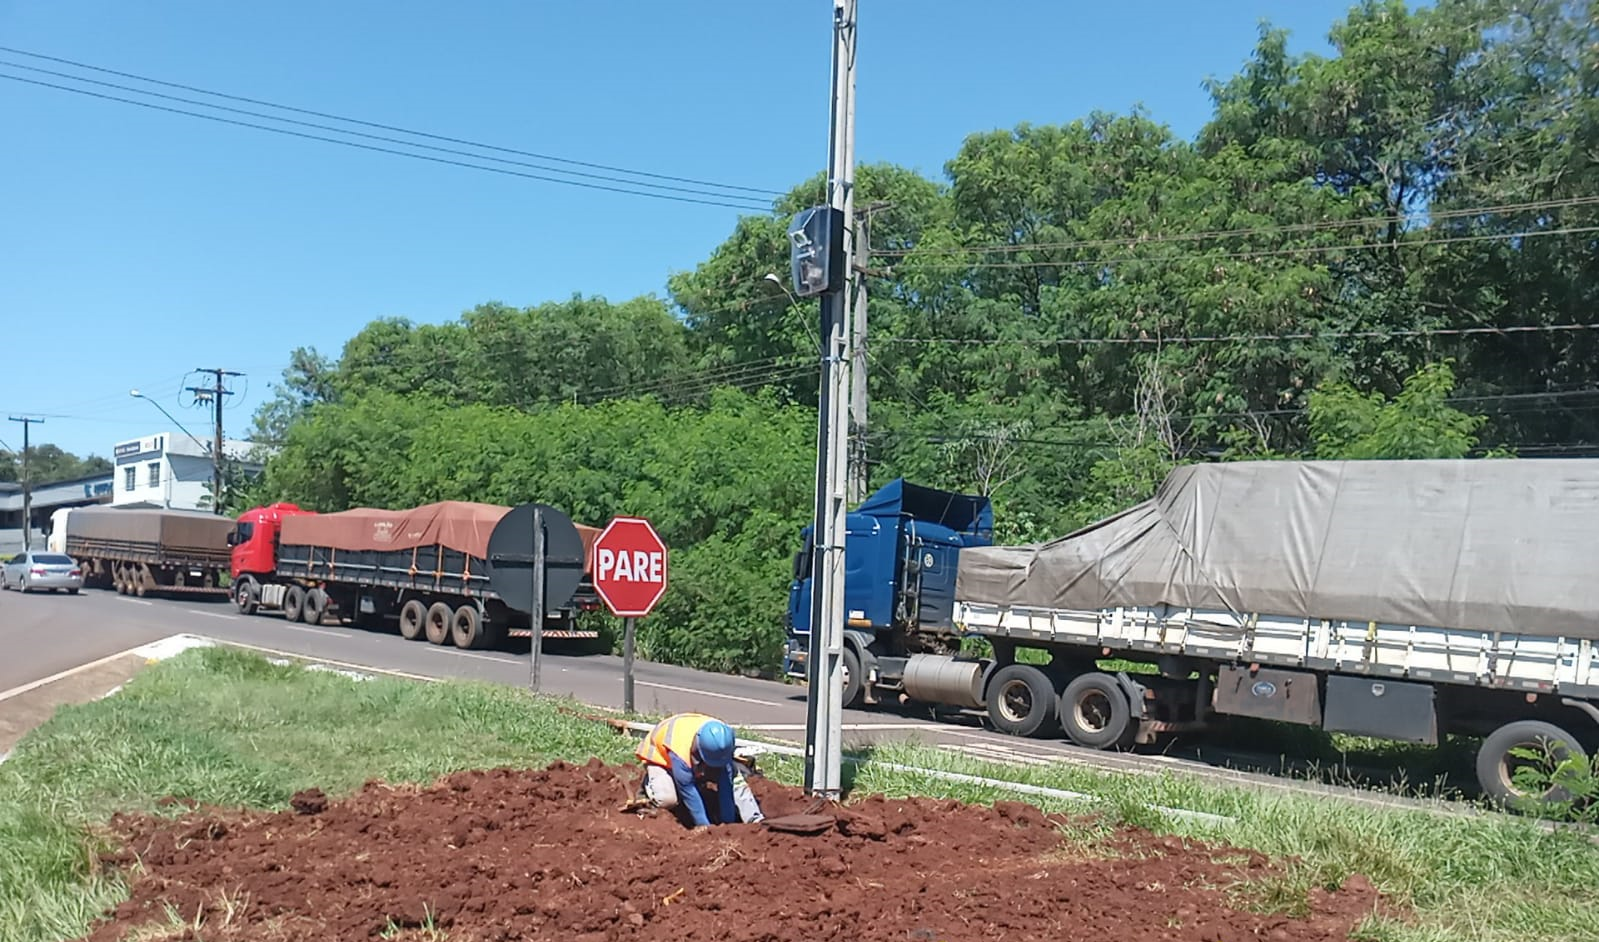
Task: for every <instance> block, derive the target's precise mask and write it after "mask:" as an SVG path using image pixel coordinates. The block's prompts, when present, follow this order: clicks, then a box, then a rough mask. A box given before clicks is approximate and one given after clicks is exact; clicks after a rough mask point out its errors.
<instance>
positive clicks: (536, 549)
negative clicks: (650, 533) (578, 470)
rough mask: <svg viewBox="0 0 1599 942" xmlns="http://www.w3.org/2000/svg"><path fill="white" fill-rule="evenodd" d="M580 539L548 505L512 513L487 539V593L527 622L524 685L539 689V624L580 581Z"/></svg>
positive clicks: (569, 523) (566, 599) (541, 640)
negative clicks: (529, 633)
mask: <svg viewBox="0 0 1599 942" xmlns="http://www.w3.org/2000/svg"><path fill="white" fill-rule="evenodd" d="M583 560H584V556H583V538H582V536H580V535H579V534H578V532H577V527H576V526H574V525H573V524H572V518H570V517H568V516H567V515H566V514H564V513H562V512H561V511H559V510H556V509H555V508H554V507H551V506H549V505H548V504H520V505H518V506H516V507H512V508H511V509H510V511H509V512H508V513H506V515H505V516H503V517H501V518H500V521H499V522H498V523H496V524H495V525H494V532H493V533H490V534H489V588H491V589H493V590H494V591H495V593H496V594H498V595H499V596H500V598H501V599H502V600H504V602H505V604H506V606H507V607H509V608H511V609H512V610H514V611H518V612H522V613H524V614H526V615H527V616H528V624H529V626H531V628H532V633H533V652H532V657H531V660H530V662H529V664H528V685H529V686H530V687H531V688H532V690H533V691H534V692H535V693H537V692H538V689H539V662H540V661H541V660H542V659H543V657H542V656H543V647H544V619H546V618H548V617H549V613H550V611H551V610H552V609H553V610H556V611H559V610H560V609H561V608H562V607H564V606H565V605H566V604H567V603H568V602H570V601H572V596H573V594H575V593H576V592H577V587H578V584H579V583H580V582H582V581H583Z"/></svg>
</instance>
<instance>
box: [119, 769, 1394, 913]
mask: <svg viewBox="0 0 1599 942" xmlns="http://www.w3.org/2000/svg"><path fill="white" fill-rule="evenodd" d="M637 775H638V773H637V771H636V770H635V769H633V768H629V767H624V768H617V767H614V766H606V765H602V764H600V763H599V761H598V760H595V761H593V762H591V763H590V764H588V765H586V766H573V765H568V764H566V763H556V764H555V765H553V766H551V767H549V768H548V769H544V770H542V771H525V770H507V769H500V770H493V771H478V772H462V773H458V774H455V775H451V776H448V777H446V778H444V779H441V780H440V781H438V782H437V783H435V784H433V785H431V786H428V787H425V788H418V787H411V786H406V787H395V786H389V785H384V784H380V783H375V782H374V783H368V784H367V785H366V786H365V787H364V788H362V789H361V790H360V791H359V792H357V793H355V794H354V795H351V796H350V797H348V798H346V799H341V800H333V799H330V798H328V797H327V796H325V795H323V794H322V793H321V792H320V791H317V790H314V789H313V790H311V791H308V792H302V793H301V794H299V795H296V796H295V798H294V800H293V802H292V803H291V805H292V810H289V811H284V812H281V813H270V814H269V813H261V812H229V811H222V810H218V809H203V808H192V807H187V808H186V809H185V810H184V811H183V814H182V815H181V816H180V817H177V818H151V817H144V816H120V817H118V818H117V819H115V820H114V821H113V822H112V827H113V829H114V830H115V832H116V834H117V836H118V838H119V839H120V842H121V845H122V850H120V851H119V852H117V853H115V854H112V855H109V856H108V857H107V858H106V859H105V863H106V864H108V865H111V866H114V867H117V868H119V869H121V870H122V872H123V873H124V874H125V876H126V877H127V879H128V880H129V881H130V882H131V887H132V891H131V898H130V899H129V900H128V901H127V902H125V903H123V904H122V905H120V906H118V907H117V908H116V910H115V911H114V912H113V913H111V914H109V918H108V920H107V921H105V922H103V923H101V924H99V925H97V926H96V927H95V929H94V930H93V932H92V934H91V935H90V936H89V938H90V939H91V940H93V942H111V940H114V939H124V938H139V939H143V940H151V939H161V940H168V939H178V938H196V939H201V938H203V939H207V940H238V939H261V940H287V939H318V940H329V942H331V940H375V939H447V940H450V942H468V940H513V939H516V940H525V939H550V940H555V939H559V940H563V942H568V940H571V942H585V940H600V939H607V940H609V939H628V940H639V942H653V940H668V939H670V940H673V942H695V940H704V942H711V940H715V942H798V940H806V942H821V940H855V939H860V940H885V942H887V940H893V942H964V940H990V939H992V940H1001V939H1003V940H1016V942H1019V940H1035V939H1036V940H1049V942H1072V940H1094V942H1103V940H1105V939H1150V940H1154V939H1174V940H1175V939H1181V940H1195V942H1198V940H1204V942H1226V940H1244V939H1248V940H1262V939H1265V940H1283V942H1293V940H1309V939H1316V940H1327V939H1344V938H1346V937H1347V935H1348V933H1349V931H1350V929H1351V928H1352V927H1353V926H1354V925H1356V924H1357V923H1358V922H1359V921H1360V919H1361V918H1362V917H1364V916H1365V915H1367V914H1369V913H1370V912H1372V911H1373V908H1374V907H1375V906H1377V905H1378V903H1379V901H1378V899H1377V896H1376V894H1375V892H1374V891H1373V890H1372V889H1371V886H1370V884H1368V883H1366V882H1365V881H1364V880H1363V879H1361V878H1359V877H1355V878H1352V879H1351V880H1350V881H1349V882H1348V883H1347V884H1346V885H1345V886H1344V887H1343V888H1342V889H1341V890H1340V891H1338V892H1335V893H1324V892H1321V891H1319V890H1318V891H1313V893H1312V896H1311V899H1310V910H1309V913H1308V915H1304V916H1302V917H1299V918H1291V917H1289V916H1285V915H1269V914H1258V913H1254V912H1249V911H1247V910H1246V909H1241V908H1239V907H1240V905H1241V904H1239V903H1238V902H1237V900H1238V898H1239V894H1238V891H1239V888H1240V886H1241V885H1243V884H1248V883H1250V882H1255V881H1259V880H1262V879H1265V878H1268V877H1270V876H1271V874H1272V873H1273V865H1272V864H1271V863H1270V862H1268V861H1267V860H1265V859H1264V858H1262V857H1261V856H1260V855H1258V854H1255V853H1252V852H1249V851H1239V850H1233V849H1228V848H1219V847H1200V846H1195V845H1193V844H1184V843H1182V842H1180V841H1177V840H1176V839H1172V838H1160V837H1155V836H1153V835H1150V834H1148V833H1145V832H1139V831H1132V830H1120V831H1116V832H1112V833H1110V834H1109V835H1108V836H1107V835H1106V834H1104V833H1100V834H1099V836H1097V837H1096V838H1094V839H1093V840H1085V839H1084V837H1083V833H1084V829H1083V828H1082V827H1081V824H1082V822H1075V823H1076V825H1078V826H1077V827H1076V828H1070V827H1068V828H1067V830H1066V831H1063V830H1062V827H1063V826H1068V825H1072V824H1073V822H1071V821H1068V820H1067V819H1063V818H1054V817H1047V816H1045V815H1044V814H1042V813H1041V812H1040V811H1039V810H1038V809H1037V808H1034V807H1032V806H1030V805H1024V804H1007V803H1001V804H999V805H998V806H996V807H994V808H988V807H983V806H972V805H962V804H959V803H957V802H954V801H938V800H933V799H914V800H894V799H884V798H882V797H877V796H874V797H872V798H868V799H864V800H861V801H858V802H850V803H848V804H846V805H845V806H843V807H842V808H835V809H830V810H829V813H830V814H833V815H835V816H836V819H837V823H836V825H835V826H834V827H833V828H831V829H829V830H828V831H826V832H825V833H822V834H820V835H815V836H801V835H794V834H783V833H777V832H774V831H770V830H768V829H766V828H764V827H761V826H747V825H746V826H734V827H717V828H710V829H705V830H700V831H694V832H690V831H688V830H686V829H685V828H684V827H683V826H682V825H681V824H680V823H679V822H678V821H677V820H676V819H675V818H674V817H672V816H671V815H669V814H666V813H656V814H654V815H653V816H645V817H640V816H638V815H635V814H629V813H626V812H624V811H622V810H621V808H622V805H623V803H624V802H625V801H626V799H627V798H628V796H629V794H630V792H631V790H632V789H633V788H634V787H635V786H636V784H637V781H638V778H637ZM755 788H756V793H757V795H758V796H759V797H760V799H761V801H762V805H763V809H764V810H765V811H766V812H767V814H769V815H782V814H794V813H802V812H805V811H808V810H812V809H811V807H810V806H811V802H810V800H808V799H806V798H805V797H803V796H802V795H801V794H800V792H799V790H797V789H792V788H787V787H784V786H780V785H777V784H775V783H772V782H770V781H768V780H764V779H757V780H756V781H755ZM1074 835H1075V836H1074Z"/></svg>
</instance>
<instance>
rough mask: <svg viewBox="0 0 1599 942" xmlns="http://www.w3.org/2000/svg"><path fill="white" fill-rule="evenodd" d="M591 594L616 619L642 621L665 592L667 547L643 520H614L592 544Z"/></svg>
mask: <svg viewBox="0 0 1599 942" xmlns="http://www.w3.org/2000/svg"><path fill="white" fill-rule="evenodd" d="M590 571H592V572H593V573H594V591H595V592H597V593H599V596H600V598H601V599H603V600H605V606H606V607H607V608H609V609H610V610H611V614H612V615H615V616H617V617H618V618H643V617H644V616H645V615H648V614H649V613H650V609H652V608H654V607H655V603H656V602H659V601H660V600H661V596H662V595H663V594H664V593H665V592H666V544H665V543H663V542H661V538H660V536H659V535H658V534H657V533H656V532H655V528H654V527H652V526H650V522H649V521H648V520H645V519H643V518H642V517H617V518H615V519H613V520H612V521H611V522H610V523H609V524H606V527H605V529H604V530H602V531H600V535H599V537H598V538H597V539H595V541H594V561H593V565H592V566H591V567H590Z"/></svg>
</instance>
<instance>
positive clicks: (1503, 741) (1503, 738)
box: [1477, 720, 1588, 810]
mask: <svg viewBox="0 0 1599 942" xmlns="http://www.w3.org/2000/svg"><path fill="white" fill-rule="evenodd" d="M1523 748H1525V749H1529V750H1532V751H1534V752H1539V753H1546V754H1547V755H1548V756H1549V758H1551V759H1553V760H1554V761H1555V762H1557V763H1559V762H1564V761H1565V760H1567V759H1569V758H1576V759H1578V760H1579V761H1582V762H1587V761H1588V753H1587V752H1586V751H1585V750H1584V749H1583V748H1582V746H1581V745H1580V744H1579V743H1578V742H1577V738H1576V737H1575V736H1573V735H1571V734H1570V733H1568V732H1566V731H1565V730H1563V729H1561V728H1560V727H1558V726H1556V725H1554V724H1553V723H1545V722H1543V721H1541V720H1517V721H1516V722H1514V723H1506V724H1505V725H1503V726H1501V727H1499V728H1498V729H1496V730H1494V731H1493V732H1492V733H1490V734H1489V735H1488V736H1487V738H1485V739H1483V741H1482V746H1481V747H1480V748H1479V749H1478V750H1477V784H1479V785H1480V786H1482V793H1483V795H1484V796H1486V797H1487V798H1488V799H1489V800H1491V801H1492V802H1494V803H1495V804H1498V805H1503V806H1506V807H1511V808H1512V809H1513V810H1514V807H1513V806H1516V805H1526V804H1537V803H1540V802H1549V803H1551V804H1558V803H1561V802H1567V801H1571V800H1572V797H1573V796H1572V794H1571V791H1570V790H1569V789H1566V788H1562V787H1560V786H1558V785H1554V786H1551V787H1550V788H1548V789H1547V790H1545V791H1544V792H1542V793H1533V792H1527V791H1524V790H1522V789H1520V788H1518V787H1516V785H1515V783H1514V782H1512V781H1511V776H1512V775H1514V773H1515V770H1516V769H1517V768H1518V767H1520V766H1521V765H1522V764H1524V763H1525V762H1526V760H1524V759H1521V758H1520V757H1518V756H1514V755H1511V751H1512V750H1515V749H1523ZM1544 771H1545V774H1547V773H1548V772H1549V771H1552V770H1550V769H1548V768H1546V769H1545V770H1544Z"/></svg>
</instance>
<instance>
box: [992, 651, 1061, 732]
mask: <svg viewBox="0 0 1599 942" xmlns="http://www.w3.org/2000/svg"><path fill="white" fill-rule="evenodd" d="M986 699H987V701H988V718H989V719H990V720H991V721H993V723H994V728H995V729H997V730H999V731H1000V732H1002V733H1009V734H1010V735H1012V736H1031V737H1043V736H1049V735H1052V734H1053V733H1054V732H1055V731H1056V730H1057V729H1058V728H1059V716H1058V706H1057V704H1056V702H1055V701H1056V697H1055V685H1054V683H1052V682H1051V681H1050V679H1049V675H1048V674H1046V673H1044V672H1043V671H1042V670H1040V669H1039V668H1037V667H1034V666H1033V665H1031V664H1011V665H1008V666H1006V667H1002V668H1000V669H999V670H997V671H995V672H994V676H993V677H992V678H990V679H989V682H988V696H987V697H986Z"/></svg>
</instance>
